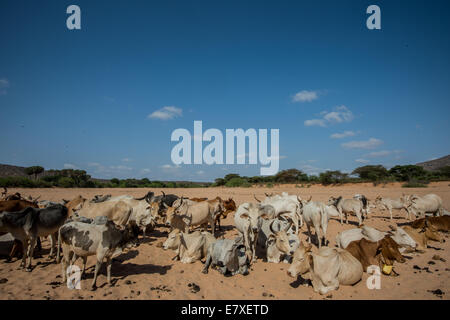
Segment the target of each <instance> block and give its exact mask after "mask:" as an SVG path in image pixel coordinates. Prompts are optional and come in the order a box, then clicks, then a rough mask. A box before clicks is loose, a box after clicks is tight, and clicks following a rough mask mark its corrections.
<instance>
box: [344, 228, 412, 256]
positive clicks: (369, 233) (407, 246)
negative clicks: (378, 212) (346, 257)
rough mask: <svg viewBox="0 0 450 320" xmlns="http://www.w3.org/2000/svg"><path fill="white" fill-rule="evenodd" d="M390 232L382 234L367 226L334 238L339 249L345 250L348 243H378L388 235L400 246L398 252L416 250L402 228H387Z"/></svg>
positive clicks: (346, 231) (347, 231)
mask: <svg viewBox="0 0 450 320" xmlns="http://www.w3.org/2000/svg"><path fill="white" fill-rule="evenodd" d="M389 227H390V229H391V231H389V232H383V231H379V230H377V229H375V228H372V227H369V226H363V227H362V228H355V229H350V230H345V231H342V232H340V233H339V234H338V235H337V236H336V245H337V246H338V247H339V248H341V249H346V248H347V246H348V245H349V243H350V242H352V241H357V240H361V239H363V238H364V239H366V240H369V241H379V240H381V239H383V238H384V237H385V236H387V235H389V236H391V238H392V239H393V240H394V241H395V242H396V243H397V244H398V245H399V246H400V252H406V251H411V250H415V249H416V246H417V244H416V242H415V241H414V239H413V238H411V237H410V236H409V235H408V233H406V232H405V230H403V228H400V227H397V226H392V225H390V226H389Z"/></svg>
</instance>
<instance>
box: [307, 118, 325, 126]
mask: <svg viewBox="0 0 450 320" xmlns="http://www.w3.org/2000/svg"><path fill="white" fill-rule="evenodd" d="M304 124H305V126H307V127H312V126H319V127H325V126H326V125H325V120H323V119H311V120H305V122H304Z"/></svg>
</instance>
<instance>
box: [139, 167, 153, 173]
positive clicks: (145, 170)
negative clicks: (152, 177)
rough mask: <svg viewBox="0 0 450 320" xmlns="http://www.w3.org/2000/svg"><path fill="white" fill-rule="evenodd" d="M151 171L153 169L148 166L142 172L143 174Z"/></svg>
mask: <svg viewBox="0 0 450 320" xmlns="http://www.w3.org/2000/svg"><path fill="white" fill-rule="evenodd" d="M150 172H151V170H150V169H148V168H144V169H142V170H141V173H142V174H145V173H150Z"/></svg>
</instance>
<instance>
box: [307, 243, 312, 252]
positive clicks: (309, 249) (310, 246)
mask: <svg viewBox="0 0 450 320" xmlns="http://www.w3.org/2000/svg"><path fill="white" fill-rule="evenodd" d="M311 249H312V244H311V243H310V244H308V245H307V246H306V252H311Z"/></svg>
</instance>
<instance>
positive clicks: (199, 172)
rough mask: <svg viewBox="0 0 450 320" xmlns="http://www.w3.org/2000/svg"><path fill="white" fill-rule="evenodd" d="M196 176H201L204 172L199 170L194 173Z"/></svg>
mask: <svg viewBox="0 0 450 320" xmlns="http://www.w3.org/2000/svg"><path fill="white" fill-rule="evenodd" d="M196 173H197V174H198V175H202V174H204V173H205V171H203V170H199V171H197V172H196Z"/></svg>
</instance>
